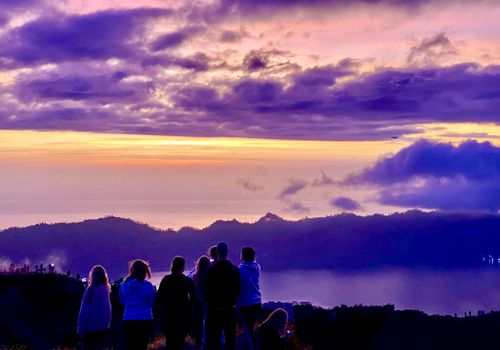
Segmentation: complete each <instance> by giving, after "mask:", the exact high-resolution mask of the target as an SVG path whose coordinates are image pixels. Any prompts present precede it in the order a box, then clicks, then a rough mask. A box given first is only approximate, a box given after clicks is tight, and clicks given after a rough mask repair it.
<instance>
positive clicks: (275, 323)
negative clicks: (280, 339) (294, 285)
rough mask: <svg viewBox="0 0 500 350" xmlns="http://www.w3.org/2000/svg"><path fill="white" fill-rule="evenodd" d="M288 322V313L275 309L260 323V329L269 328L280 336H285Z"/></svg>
mask: <svg viewBox="0 0 500 350" xmlns="http://www.w3.org/2000/svg"><path fill="white" fill-rule="evenodd" d="M287 322H288V312H286V310H285V309H281V308H279V309H276V310H274V311H273V312H271V314H270V315H269V317H268V318H267V319H266V320H265V321H264V322H262V323H261V325H260V326H261V327H262V326H264V325H266V326H267V327H271V328H273V329H275V330H276V331H277V332H279V334H280V335H281V336H284V335H285V327H286V324H287Z"/></svg>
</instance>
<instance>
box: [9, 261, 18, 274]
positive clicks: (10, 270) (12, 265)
mask: <svg viewBox="0 0 500 350" xmlns="http://www.w3.org/2000/svg"><path fill="white" fill-rule="evenodd" d="M14 271H16V265H15V264H14V263H10V266H9V272H10V273H12V272H14Z"/></svg>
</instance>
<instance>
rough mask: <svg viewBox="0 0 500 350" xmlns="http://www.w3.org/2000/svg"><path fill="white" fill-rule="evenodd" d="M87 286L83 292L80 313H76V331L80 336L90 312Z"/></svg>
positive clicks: (83, 331)
mask: <svg viewBox="0 0 500 350" xmlns="http://www.w3.org/2000/svg"><path fill="white" fill-rule="evenodd" d="M88 290H89V289H88V288H87V289H85V292H83V298H82V304H81V305H80V313H79V314H78V322H77V326H76V332H77V333H78V335H79V336H80V337H82V336H83V334H84V333H85V326H86V325H87V320H88V317H89V313H90V304H89V302H88Z"/></svg>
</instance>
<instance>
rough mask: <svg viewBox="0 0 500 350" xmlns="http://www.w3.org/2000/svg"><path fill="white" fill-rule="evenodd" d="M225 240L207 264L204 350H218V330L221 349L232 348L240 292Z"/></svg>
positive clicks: (236, 271) (235, 271)
mask: <svg viewBox="0 0 500 350" xmlns="http://www.w3.org/2000/svg"><path fill="white" fill-rule="evenodd" d="M228 254H229V248H228V246H227V244H226V243H225V242H221V243H219V244H218V245H217V257H218V261H217V262H215V263H214V264H213V265H211V266H210V268H209V269H208V273H207V279H206V281H205V293H204V295H205V300H206V302H207V321H206V331H207V345H208V350H219V349H220V343H221V337H222V333H224V339H225V342H224V349H225V350H233V349H234V346H235V337H236V299H237V298H238V295H239V294H240V272H239V270H238V268H237V267H236V266H234V265H233V264H232V263H231V261H229V260H228V259H227V256H228Z"/></svg>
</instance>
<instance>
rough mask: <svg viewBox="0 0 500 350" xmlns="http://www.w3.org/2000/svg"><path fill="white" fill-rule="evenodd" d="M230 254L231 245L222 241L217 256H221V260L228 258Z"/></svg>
mask: <svg viewBox="0 0 500 350" xmlns="http://www.w3.org/2000/svg"><path fill="white" fill-rule="evenodd" d="M228 254H229V247H228V246H227V243H226V242H220V243H219V244H217V256H218V257H219V260H223V259H226V258H227V255H228Z"/></svg>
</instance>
